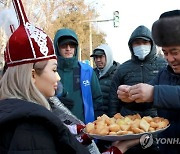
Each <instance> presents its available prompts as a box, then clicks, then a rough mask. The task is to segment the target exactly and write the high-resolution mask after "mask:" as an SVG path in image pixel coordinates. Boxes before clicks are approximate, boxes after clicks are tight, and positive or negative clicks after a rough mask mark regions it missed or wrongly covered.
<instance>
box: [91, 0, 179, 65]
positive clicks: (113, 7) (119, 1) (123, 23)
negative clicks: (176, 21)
mask: <svg viewBox="0 0 180 154" xmlns="http://www.w3.org/2000/svg"><path fill="white" fill-rule="evenodd" d="M88 2H89V4H90V5H91V6H94V7H95V8H96V9H97V10H98V12H99V13H100V17H99V18H98V19H99V20H101V19H112V18H113V11H119V13H120V24H119V28H114V27H113V22H104V23H98V27H99V29H100V30H102V31H104V32H105V33H106V34H107V38H106V40H107V42H108V44H109V45H110V47H111V48H112V50H113V55H114V59H115V60H117V61H118V62H120V63H122V62H124V61H126V60H128V59H129V58H130V51H129V48H128V45H127V44H128V40H129V38H130V35H131V33H132V31H133V30H134V29H135V28H136V27H138V26H139V25H144V26H146V27H148V28H149V29H150V30H151V27H152V24H153V22H154V21H156V20H157V19H158V18H159V16H160V14H161V13H163V12H165V11H169V10H173V9H180V3H179V0H151V1H147V0H88Z"/></svg>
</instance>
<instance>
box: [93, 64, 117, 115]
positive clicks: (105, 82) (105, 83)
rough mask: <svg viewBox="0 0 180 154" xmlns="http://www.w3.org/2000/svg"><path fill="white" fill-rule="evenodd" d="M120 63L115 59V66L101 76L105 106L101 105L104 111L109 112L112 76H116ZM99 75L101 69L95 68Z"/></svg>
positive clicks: (100, 81)
mask: <svg viewBox="0 0 180 154" xmlns="http://www.w3.org/2000/svg"><path fill="white" fill-rule="evenodd" d="M119 65H120V64H119V63H118V62H116V61H113V66H111V67H110V68H109V70H108V71H107V72H106V74H104V75H103V76H101V77H100V78H99V83H100V87H101V91H102V95H103V106H102V107H101V110H102V111H103V113H105V114H108V106H109V102H110V100H109V93H110V86H111V82H112V78H113V76H114V73H115V71H116V70H117V68H118V67H119ZM94 71H95V73H96V74H97V76H99V73H98V72H99V71H98V69H97V68H95V69H94Z"/></svg>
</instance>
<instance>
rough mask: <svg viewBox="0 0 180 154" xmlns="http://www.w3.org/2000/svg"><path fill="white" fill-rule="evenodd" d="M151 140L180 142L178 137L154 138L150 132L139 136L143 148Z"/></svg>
mask: <svg viewBox="0 0 180 154" xmlns="http://www.w3.org/2000/svg"><path fill="white" fill-rule="evenodd" d="M153 142H156V143H157V144H180V138H154V140H153V135H152V134H144V135H142V136H141V138H140V144H141V147H142V148H143V149H146V148H148V147H150V146H151V145H152V144H153Z"/></svg>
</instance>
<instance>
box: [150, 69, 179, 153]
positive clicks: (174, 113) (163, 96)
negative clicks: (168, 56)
mask: <svg viewBox="0 0 180 154" xmlns="http://www.w3.org/2000/svg"><path fill="white" fill-rule="evenodd" d="M152 84H153V85H155V86H154V106H155V107H157V108H158V116H160V117H164V118H167V119H168V120H169V121H170V127H169V128H168V129H167V130H166V131H164V132H162V133H160V134H159V137H160V138H166V139H167V138H171V139H172V138H174V139H177V138H178V139H179V143H180V75H179V74H174V73H173V70H172V69H171V68H170V67H169V66H168V67H167V68H165V69H164V70H162V71H161V72H159V74H158V76H157V78H155V79H154V80H153V82H152ZM160 148H161V151H162V153H166V154H167V153H169V154H177V153H179V152H180V145H178V144H161V145H160Z"/></svg>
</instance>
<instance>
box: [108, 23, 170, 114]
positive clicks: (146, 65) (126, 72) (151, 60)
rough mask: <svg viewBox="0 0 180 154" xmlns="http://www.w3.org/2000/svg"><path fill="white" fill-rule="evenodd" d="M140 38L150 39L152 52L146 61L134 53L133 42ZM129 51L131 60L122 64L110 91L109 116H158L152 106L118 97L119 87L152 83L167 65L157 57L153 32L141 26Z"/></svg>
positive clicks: (132, 37)
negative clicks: (137, 114) (125, 100)
mask: <svg viewBox="0 0 180 154" xmlns="http://www.w3.org/2000/svg"><path fill="white" fill-rule="evenodd" d="M138 37H146V38H148V39H150V42H151V51H150V53H149V54H148V55H147V56H146V58H145V59H144V60H139V59H138V58H137V57H136V56H135V55H134V52H133V49H132V42H133V40H134V39H136V38H138ZM128 44H129V49H130V52H131V59H130V60H128V61H126V62H124V63H123V64H121V65H120V66H119V68H118V70H117V71H116V74H115V75H114V77H113V79H112V84H111V90H110V101H111V102H110V103H109V115H110V116H113V115H114V114H116V113H117V112H120V113H121V114H122V115H124V116H125V115H129V114H136V113H139V114H140V115H141V116H146V115H151V116H157V111H156V109H154V108H152V104H147V103H139V104H138V103H135V102H134V103H125V102H122V101H121V100H120V99H118V97H117V89H118V86H119V85H134V84H137V83H148V82H149V81H151V80H152V79H153V78H154V77H155V76H156V75H157V73H158V71H159V70H161V69H162V68H163V67H165V66H166V65H167V62H166V61H165V60H164V58H162V57H159V56H157V55H156V47H155V44H154V42H153V40H152V37H151V32H150V31H149V29H147V28H146V27H144V26H139V27H138V28H136V29H135V30H134V32H133V33H132V35H131V37H130V39H129V43H128Z"/></svg>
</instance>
